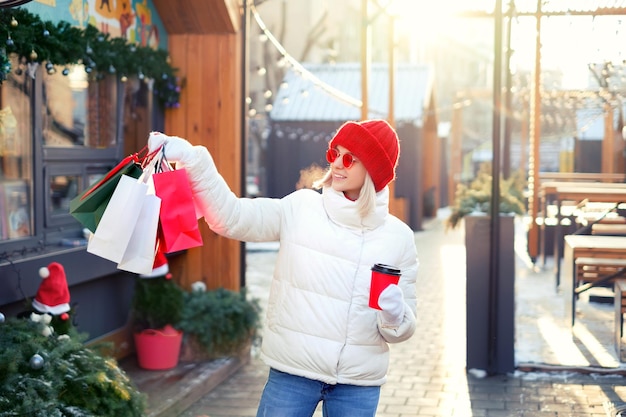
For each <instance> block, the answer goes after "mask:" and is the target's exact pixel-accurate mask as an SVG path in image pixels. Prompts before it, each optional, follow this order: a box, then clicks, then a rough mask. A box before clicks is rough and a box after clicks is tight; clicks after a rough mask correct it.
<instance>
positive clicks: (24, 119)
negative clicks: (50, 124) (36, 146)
mask: <svg viewBox="0 0 626 417" xmlns="http://www.w3.org/2000/svg"><path fill="white" fill-rule="evenodd" d="M11 64H12V65H13V67H14V68H17V70H16V71H13V72H11V73H10V74H8V76H7V79H6V80H5V81H4V82H3V84H2V94H1V95H0V240H2V241H5V240H11V239H22V238H24V237H28V236H31V235H32V234H33V207H32V204H31V202H32V201H33V136H32V135H33V129H32V123H31V122H32V106H31V104H32V97H33V83H32V78H31V77H30V75H29V71H28V69H26V70H23V69H21V68H20V67H19V66H17V59H16V58H15V57H14V58H13V59H12V62H11Z"/></svg>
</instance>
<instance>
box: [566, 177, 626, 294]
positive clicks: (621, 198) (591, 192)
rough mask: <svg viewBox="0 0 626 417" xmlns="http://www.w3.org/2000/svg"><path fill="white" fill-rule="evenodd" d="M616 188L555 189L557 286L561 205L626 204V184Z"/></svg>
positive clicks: (571, 187) (594, 185)
mask: <svg viewBox="0 0 626 417" xmlns="http://www.w3.org/2000/svg"><path fill="white" fill-rule="evenodd" d="M613 185H614V187H597V186H596V184H593V185H589V186H587V187H582V186H574V187H573V186H571V185H560V186H556V187H555V189H554V196H555V204H556V209H557V222H556V227H555V232H554V233H555V234H554V236H555V237H554V265H555V277H556V286H557V287H559V286H560V284H561V245H560V239H561V234H562V232H561V220H562V214H561V205H562V202H563V201H573V202H576V203H580V202H581V201H583V200H587V201H589V202H594V203H616V204H617V203H620V202H626V184H613Z"/></svg>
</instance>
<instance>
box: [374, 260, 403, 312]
mask: <svg viewBox="0 0 626 417" xmlns="http://www.w3.org/2000/svg"><path fill="white" fill-rule="evenodd" d="M400 275H401V273H400V270H399V269H398V268H396V267H395V266H391V265H385V264H374V266H373V267H372V283H371V285H370V302H369V306H370V307H372V308H375V309H377V310H380V309H381V308H380V307H379V306H378V297H379V296H380V293H381V292H383V290H384V289H385V288H387V287H388V286H389V285H391V284H395V285H397V284H398V281H400Z"/></svg>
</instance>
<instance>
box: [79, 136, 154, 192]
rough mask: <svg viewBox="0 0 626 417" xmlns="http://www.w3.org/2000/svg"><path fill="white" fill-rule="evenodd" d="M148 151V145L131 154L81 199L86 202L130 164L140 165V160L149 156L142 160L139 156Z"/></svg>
mask: <svg viewBox="0 0 626 417" xmlns="http://www.w3.org/2000/svg"><path fill="white" fill-rule="evenodd" d="M147 149H148V146H147V145H146V146H144V147H143V148H142V149H141V150H139V151H138V152H135V153H133V154H130V155H128V156H126V157H125V158H124V159H122V160H121V161H120V162H119V163H118V164H117V165H116V166H115V167H114V168H113V169H112V170H110V171H109V172H107V174H106V175H105V176H104V177H103V178H102V179H101V180H100V181H98V182H96V183H95V184H94V185H92V186H91V188H90V189H89V190H87V191H86V192H85V194H83V196H82V197H81V198H80V199H81V200H84V199H85V198H86V197H87V196H88V195H89V194H91V193H93V192H94V191H95V190H97V189H98V188H100V186H102V184H104V183H105V182H107V181H108V180H109V179H111V177H113V176H114V175H115V174H116V173H117V172H119V171H120V170H121V169H122V168H124V167H125V166H127V165H128V164H130V163H134V164H137V163H139V160H140V159H145V158H146V157H147V155H145V156H143V157H142V158H140V157H139V155H140V154H141V153H142V152H143V151H144V150H147Z"/></svg>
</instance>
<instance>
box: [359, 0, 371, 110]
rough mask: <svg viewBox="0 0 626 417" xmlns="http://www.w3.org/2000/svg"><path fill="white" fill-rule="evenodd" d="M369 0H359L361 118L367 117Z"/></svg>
mask: <svg viewBox="0 0 626 417" xmlns="http://www.w3.org/2000/svg"><path fill="white" fill-rule="evenodd" d="M368 2H369V0H361V102H362V103H363V104H362V106H361V120H366V119H367V118H368V117H369V100H368V88H369V87H368V83H369V70H370V57H369V49H370V48H369V36H370V28H369V18H368V13H367V4H368Z"/></svg>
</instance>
